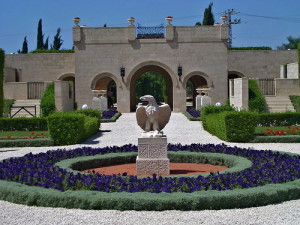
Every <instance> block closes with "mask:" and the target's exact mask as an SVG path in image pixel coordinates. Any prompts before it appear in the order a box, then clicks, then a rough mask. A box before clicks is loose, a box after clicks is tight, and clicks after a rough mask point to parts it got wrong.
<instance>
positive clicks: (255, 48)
mask: <svg viewBox="0 0 300 225" xmlns="http://www.w3.org/2000/svg"><path fill="white" fill-rule="evenodd" d="M228 50H272V48H271V47H267V46H260V47H233V48H228Z"/></svg>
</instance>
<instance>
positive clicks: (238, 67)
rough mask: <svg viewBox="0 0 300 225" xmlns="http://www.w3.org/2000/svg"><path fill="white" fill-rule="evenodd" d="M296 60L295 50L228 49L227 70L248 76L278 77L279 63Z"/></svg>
mask: <svg viewBox="0 0 300 225" xmlns="http://www.w3.org/2000/svg"><path fill="white" fill-rule="evenodd" d="M297 61H298V55H297V50H290V51H288V50H260V51H254V50H253V51H251V50H244V51H243V50H230V51H228V70H229V72H232V71H233V72H237V73H238V74H241V75H243V76H246V77H248V78H279V77H280V65H284V64H288V63H293V62H297Z"/></svg>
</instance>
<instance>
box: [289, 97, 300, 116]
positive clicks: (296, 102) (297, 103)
mask: <svg viewBox="0 0 300 225" xmlns="http://www.w3.org/2000/svg"><path fill="white" fill-rule="evenodd" d="M289 97H290V99H291V102H292V104H293V106H294V108H295V110H296V112H300V96H297V95H290V96H289Z"/></svg>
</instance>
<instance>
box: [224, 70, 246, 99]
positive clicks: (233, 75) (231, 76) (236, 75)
mask: <svg viewBox="0 0 300 225" xmlns="http://www.w3.org/2000/svg"><path fill="white" fill-rule="evenodd" d="M242 77H246V76H245V75H244V74H242V73H241V72H239V71H235V70H230V71H228V75H227V87H228V89H227V90H228V91H227V96H228V97H229V80H231V79H236V78H242Z"/></svg>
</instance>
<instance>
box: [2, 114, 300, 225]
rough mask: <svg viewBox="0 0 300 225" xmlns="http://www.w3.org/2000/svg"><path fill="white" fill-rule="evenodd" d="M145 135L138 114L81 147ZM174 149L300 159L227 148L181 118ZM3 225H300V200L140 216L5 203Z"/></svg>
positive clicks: (176, 120)
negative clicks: (205, 147) (194, 146)
mask: <svg viewBox="0 0 300 225" xmlns="http://www.w3.org/2000/svg"><path fill="white" fill-rule="evenodd" d="M140 132H141V129H140V128H139V127H138V125H137V124H136V121H135V114H134V113H125V114H123V115H122V116H121V117H120V118H119V120H118V121H117V122H116V123H106V124H102V125H101V132H99V133H98V134H96V135H95V136H94V137H92V138H90V139H89V140H87V141H86V142H85V143H83V144H81V145H73V146H61V147H59V148H66V149H71V148H74V147H78V146H86V145H88V146H94V147H99V146H100V147H102V146H112V145H123V144H127V143H133V144H137V138H138V137H139V135H140ZM164 133H165V134H166V135H167V137H168V142H169V143H181V144H191V143H214V144H218V143H225V144H227V145H232V146H239V147H247V148H253V149H272V150H279V151H286V152H293V153H298V154H300V144H274V143H270V144H259V143H257V144H250V143H249V144H248V143H245V144H240V143H226V142H223V141H221V140H220V139H218V138H217V137H215V136H212V135H210V134H209V133H207V132H206V131H204V130H203V128H202V126H201V123H199V122H192V121H188V120H187V119H186V118H185V117H184V116H183V115H182V114H181V113H172V116H171V120H170V122H169V124H168V125H167V126H166V128H165V129H164ZM56 148H58V147H55V148H53V147H34V148H1V149H0V160H1V159H5V158H9V157H13V156H22V155H24V154H26V153H29V152H33V153H38V152H45V151H48V150H49V149H56ZM0 224H1V225H2V224H3V225H4V224H26V225H27V224H39V225H42V224H289V225H291V224H295V225H296V224H297V225H298V224H300V200H295V201H288V202H284V203H281V204H277V205H269V206H264V207H255V208H248V209H232V210H205V211H187V212H184V211H163V212H147V211H142V212H136V211H124V212H121V211H116V210H102V211H94V210H78V209H64V208H42V207H29V206H23V205H17V204H13V203H9V202H5V201H0Z"/></svg>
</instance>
